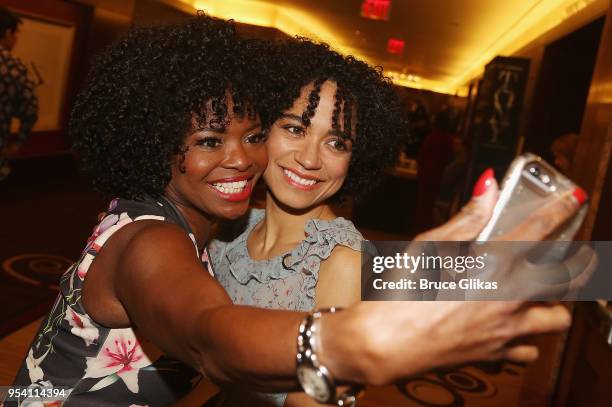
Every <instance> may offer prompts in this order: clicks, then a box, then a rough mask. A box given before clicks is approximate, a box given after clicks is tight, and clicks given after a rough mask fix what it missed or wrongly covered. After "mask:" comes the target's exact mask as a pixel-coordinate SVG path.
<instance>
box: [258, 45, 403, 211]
mask: <svg viewBox="0 0 612 407" xmlns="http://www.w3.org/2000/svg"><path fill="white" fill-rule="evenodd" d="M271 54H272V55H273V57H269V61H270V68H269V69H270V71H271V72H272V73H273V75H274V76H273V78H274V84H273V85H274V86H275V88H274V92H272V93H271V94H269V96H268V97H267V100H266V101H265V104H266V108H267V109H268V111H269V113H268V114H269V119H270V120H274V119H275V118H277V117H279V115H280V114H281V113H282V112H283V111H284V110H286V109H288V108H290V107H291V106H292V105H293V102H294V101H295V100H296V99H297V98H298V97H299V96H300V92H301V89H302V88H303V87H304V86H306V85H308V84H310V83H312V84H313V85H314V86H313V88H312V91H311V92H310V95H309V98H308V105H307V106H306V108H305V110H304V112H303V114H302V122H303V123H304V125H305V126H308V125H309V124H310V119H311V118H312V117H313V116H314V114H315V112H316V109H317V106H318V103H319V92H320V90H321V85H322V84H323V83H324V82H325V81H326V80H330V81H333V82H336V84H337V91H336V95H335V105H334V111H333V113H332V127H333V128H334V129H336V130H338V129H340V128H344V129H351V128H352V123H351V122H352V120H353V119H356V123H355V128H356V139H355V143H354V144H353V150H352V156H351V162H350V166H349V171H348V175H347V178H346V181H345V182H344V184H343V186H342V188H341V189H340V190H339V191H338V193H336V194H335V195H334V196H333V197H332V198H331V202H340V201H342V200H343V198H345V197H347V196H352V197H354V198H355V199H357V200H360V199H362V198H363V197H364V196H365V195H366V194H367V193H368V192H369V191H371V189H372V188H373V187H374V186H376V185H377V184H378V181H379V180H380V178H381V177H380V175H381V171H383V170H384V169H386V168H387V167H390V166H392V165H393V164H394V162H395V160H396V158H397V156H398V153H399V150H400V147H401V142H402V140H406V139H407V138H409V135H408V119H407V115H406V109H405V108H404V107H403V106H402V104H401V102H400V100H399V97H398V95H397V93H396V91H395V90H394V88H393V85H392V83H391V81H390V80H389V79H388V78H386V77H384V76H383V74H382V68H380V67H376V68H374V67H371V66H370V65H368V64H367V63H365V62H363V61H360V60H358V59H356V58H355V57H353V56H343V55H341V54H339V53H338V52H335V51H333V50H332V49H330V47H329V45H328V44H325V43H315V42H313V41H311V40H309V39H307V38H302V37H296V38H294V39H291V40H288V41H284V42H279V43H277V44H276V46H275V50H274V51H272V52H271ZM341 111H344V112H351V111H356V115H355V117H352V116H353V115H349V114H346V115H345V114H343V115H342V116H344V117H343V118H342V119H343V122H342V125H341V123H340V114H341ZM345 133H347V131H346V130H345Z"/></svg>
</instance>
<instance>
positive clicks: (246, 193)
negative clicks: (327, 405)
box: [209, 178, 253, 201]
mask: <svg viewBox="0 0 612 407" xmlns="http://www.w3.org/2000/svg"><path fill="white" fill-rule="evenodd" d="M209 185H210V187H211V188H212V189H213V191H215V192H216V193H217V195H219V196H220V197H221V198H223V199H226V200H228V201H244V200H246V199H249V197H250V196H251V192H252V190H253V188H252V182H250V180H249V179H245V178H242V179H224V180H218V181H214V182H211V183H209Z"/></svg>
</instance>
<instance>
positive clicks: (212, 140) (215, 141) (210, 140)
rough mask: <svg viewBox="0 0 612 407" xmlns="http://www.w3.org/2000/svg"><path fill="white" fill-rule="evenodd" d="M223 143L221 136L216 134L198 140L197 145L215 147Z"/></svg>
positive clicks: (208, 147)
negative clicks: (215, 135)
mask: <svg viewBox="0 0 612 407" xmlns="http://www.w3.org/2000/svg"><path fill="white" fill-rule="evenodd" d="M221 144H223V142H222V140H221V138H219V137H214V136H206V137H202V138H199V139H197V140H196V142H195V145H196V146H200V147H203V148H206V149H210V150H212V149H215V148H217V147H219V146H220V145H221Z"/></svg>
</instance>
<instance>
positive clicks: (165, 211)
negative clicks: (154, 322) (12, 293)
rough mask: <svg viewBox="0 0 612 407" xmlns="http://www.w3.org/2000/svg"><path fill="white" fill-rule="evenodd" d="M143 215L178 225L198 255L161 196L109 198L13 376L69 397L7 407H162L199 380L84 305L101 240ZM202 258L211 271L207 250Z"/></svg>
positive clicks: (20, 382) (132, 332)
mask: <svg viewBox="0 0 612 407" xmlns="http://www.w3.org/2000/svg"><path fill="white" fill-rule="evenodd" d="M143 219H154V220H159V221H165V222H171V223H175V224H178V225H179V226H181V227H183V228H184V229H185V232H186V233H187V234H188V235H189V236H190V238H191V240H192V241H193V243H194V247H195V251H194V255H198V256H199V254H198V253H199V251H198V248H197V245H196V242H195V238H194V236H193V233H191V230H190V229H189V225H188V224H187V222H186V221H185V220H184V219H183V217H182V216H181V214H180V213H179V212H178V210H177V209H176V208H175V207H174V205H173V204H172V203H171V202H169V201H168V200H166V199H165V198H160V199H153V198H145V199H144V200H142V201H129V200H122V199H115V200H113V201H112V202H111V204H110V206H109V208H108V211H107V215H106V217H105V218H104V219H103V220H102V221H101V222H100V224H98V225H97V226H96V227H95V229H94V231H93V234H92V236H91V237H90V238H89V239H88V241H87V244H86V247H85V250H84V251H83V252H82V254H81V257H80V259H79V260H78V261H77V262H76V263H74V264H73V265H72V266H71V267H70V268H69V269H68V270H67V271H66V273H64V275H63V276H62V277H61V282H60V294H59V295H58V298H57V300H56V301H55V304H54V305H53V308H52V310H51V312H50V313H49V315H48V316H47V318H46V319H45V320H44V321H43V323H42V325H41V326H40V328H39V330H38V332H37V334H36V336H35V337H34V341H33V343H32V345H31V347H30V349H29V351H28V354H27V356H26V359H25V361H24V363H23V364H22V366H21V369H20V370H19V372H18V374H17V377H16V378H15V383H14V385H15V386H29V387H38V388H53V387H55V388H57V387H59V386H62V387H65V388H67V392H66V393H67V398H66V399H65V401H63V403H43V402H40V401H30V400H27V399H26V400H23V401H20V402H19V403H17V402H12V404H11V403H9V402H5V406H9V405H11V406H12V405H19V406H31V407H39V406H41V407H42V406H44V405H54V406H55V405H64V406H79V407H88V406H125V407H129V406H132V407H135V406H150V407H153V406H166V405H168V404H171V403H172V402H173V401H175V400H177V399H179V398H180V397H182V396H183V395H185V394H186V393H188V392H189V391H190V390H191V389H192V388H193V387H194V386H195V385H196V384H197V382H198V381H199V380H200V379H201V376H200V375H199V373H198V372H196V371H195V370H194V369H192V368H190V367H188V366H187V365H184V364H183V363H180V362H178V361H176V360H173V359H171V358H169V357H166V356H164V355H163V354H162V353H161V351H160V350H159V349H157V348H156V347H155V346H154V345H153V344H152V343H150V342H149V341H147V340H146V339H145V338H142V337H140V336H139V334H138V332H137V331H135V330H133V329H132V328H124V329H110V328H107V327H104V326H102V325H100V324H98V323H96V321H94V320H93V319H92V318H91V317H90V316H89V315H88V314H87V311H86V310H85V308H84V307H83V302H82V297H81V294H82V288H83V282H84V280H85V277H86V276H87V271H88V269H89V267H90V266H91V263H92V261H93V260H94V259H95V257H96V255H97V254H98V253H99V252H100V249H101V248H102V247H103V246H104V243H105V242H106V241H107V240H108V239H109V238H110V237H111V236H112V234H113V233H115V232H116V231H117V230H119V229H120V228H121V227H123V226H125V225H127V224H129V223H131V222H136V221H139V220H143ZM201 258H202V261H203V263H204V266H205V267H206V268H208V271H209V272H210V273H211V274H212V269H211V268H210V267H208V257H207V253H206V251H203V254H202V256H201ZM143 289H146V287H143Z"/></svg>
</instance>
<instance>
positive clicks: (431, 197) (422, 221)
mask: <svg viewBox="0 0 612 407" xmlns="http://www.w3.org/2000/svg"><path fill="white" fill-rule="evenodd" d="M454 137H456V136H455V134H454V120H453V112H452V109H451V108H450V107H448V106H446V107H444V108H443V109H442V110H441V111H440V112H438V113H437V114H436V116H435V119H434V123H433V129H432V130H431V132H429V134H427V136H425V140H423V143H422V144H421V148H420V149H419V155H418V158H417V163H418V167H417V197H416V199H417V202H416V209H415V217H414V228H413V231H414V233H415V234H418V233H421V232H423V231H425V230H427V229H430V228H431V227H432V226H433V225H434V221H433V208H434V202H435V200H436V197H437V196H438V193H439V192H440V186H441V184H442V176H443V174H444V169H445V168H446V167H447V166H448V165H449V164H450V163H451V161H452V160H453V157H454V154H453V138H454Z"/></svg>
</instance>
